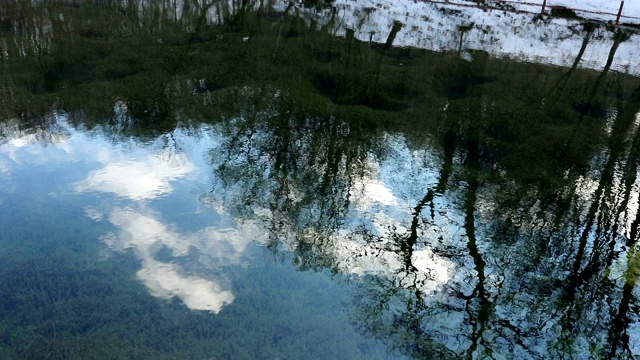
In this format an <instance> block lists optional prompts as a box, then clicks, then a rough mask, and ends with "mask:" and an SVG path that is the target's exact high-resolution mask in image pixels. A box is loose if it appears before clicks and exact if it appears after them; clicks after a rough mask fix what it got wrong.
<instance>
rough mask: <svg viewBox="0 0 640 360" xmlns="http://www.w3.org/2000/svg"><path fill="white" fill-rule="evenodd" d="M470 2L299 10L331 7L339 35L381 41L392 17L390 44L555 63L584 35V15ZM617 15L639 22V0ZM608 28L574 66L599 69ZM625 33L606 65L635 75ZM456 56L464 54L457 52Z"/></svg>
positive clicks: (639, 56)
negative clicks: (580, 17) (393, 31)
mask: <svg viewBox="0 0 640 360" xmlns="http://www.w3.org/2000/svg"><path fill="white" fill-rule="evenodd" d="M529 1H532V2H535V0H529ZM616 2H617V1H599V2H596V1H584V2H583V1H575V0H554V1H549V2H548V3H547V7H550V6H555V5H564V6H569V7H576V8H580V9H589V11H595V10H601V11H610V9H613V8H614V7H615V6H614V5H615V3H616ZM473 3H474V2H469V1H464V0H452V1H449V2H448V3H446V4H445V3H432V2H421V1H414V0H395V1H393V2H391V1H389V2H384V1H381V0H335V1H334V3H333V5H332V7H333V10H326V12H325V13H323V14H318V13H317V12H316V11H315V9H300V11H301V12H302V13H304V14H305V15H306V16H307V17H309V18H314V20H316V21H317V22H318V23H328V22H329V21H330V18H331V11H334V12H335V13H336V22H337V24H336V30H335V31H336V34H337V35H344V34H346V31H347V30H353V31H354V32H355V36H356V38H358V39H359V40H362V41H374V42H378V43H384V42H386V40H387V37H388V36H389V33H390V32H391V28H392V26H393V23H394V22H396V21H399V22H401V23H402V24H403V27H402V29H401V30H400V32H399V33H398V34H397V35H396V37H395V40H394V43H393V44H394V45H395V46H405V47H416V48H423V49H428V50H433V51H457V50H460V49H462V50H469V49H472V50H483V51H486V52H488V53H490V54H492V55H493V56H497V57H503V58H511V59H517V60H521V61H527V62H535V63H544V64H550V65H558V66H571V65H572V64H573V63H574V61H575V59H576V56H577V54H578V52H579V50H580V47H581V45H582V43H583V41H584V38H585V36H587V32H586V31H585V30H584V28H583V25H582V24H583V22H584V21H581V20H570V19H562V18H556V17H549V16H544V19H543V20H534V18H535V17H536V15H535V14H532V13H531V12H528V13H525V12H514V11H504V10H497V9H490V8H489V9H482V8H478V7H476V6H469V5H473ZM491 3H494V4H495V2H491ZM524 3H525V1H524V0H518V1H517V2H509V4H511V5H517V8H519V9H521V10H523V9H525V8H524V7H526V6H527V5H523V4H524ZM460 4H464V5H467V6H460ZM597 5H600V6H597ZM617 6H618V7H619V6H620V4H619V3H618V4H617ZM540 9H541V8H540ZM540 9H538V10H537V12H538V13H539V10H540ZM529 10H530V11H532V10H531V9H529ZM615 12H617V9H616V11H615ZM624 14H626V15H628V16H632V15H633V16H638V19H637V20H636V21H635V22H637V23H640V1H637V0H632V1H627V2H625V12H624ZM586 16H588V17H590V18H600V19H601V20H607V19H604V18H603V16H604V15H598V14H592V13H589V14H587V15H586ZM609 20H615V18H614V19H609ZM627 20H628V19H627ZM464 29H467V30H464ZM613 31H614V30H612V29H611V28H607V27H606V26H599V27H598V28H597V29H596V30H595V32H594V33H593V34H592V35H591V36H590V39H589V43H588V46H587V48H586V51H585V53H584V55H583V57H582V60H581V62H580V63H579V66H580V67H583V68H590V69H596V70H602V69H603V68H604V66H605V64H606V62H607V57H608V56H609V52H610V51H611V49H612V46H613V44H614V41H613V37H614V32H613ZM627 31H630V30H627ZM630 34H631V35H630V38H629V39H628V40H626V41H624V42H622V43H621V44H620V46H619V48H618V49H617V51H616V54H615V58H614V61H613V64H612V66H611V70H614V71H619V72H624V73H630V74H634V75H639V74H640V36H639V35H638V33H637V32H635V31H630ZM461 55H464V56H468V54H465V53H464V52H462V53H461Z"/></svg>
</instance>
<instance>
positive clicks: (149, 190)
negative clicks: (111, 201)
mask: <svg viewBox="0 0 640 360" xmlns="http://www.w3.org/2000/svg"><path fill="white" fill-rule="evenodd" d="M103 156H104V155H103ZM193 171H194V166H193V164H192V163H191V162H189V161H184V162H183V163H181V164H178V165H175V164H171V163H167V162H166V161H164V160H163V159H162V158H161V157H159V156H150V157H148V158H147V159H144V160H143V161H123V162H116V163H109V164H106V166H104V167H103V168H102V169H99V170H95V171H92V172H91V173H89V175H88V176H87V178H86V179H85V180H84V181H82V182H80V183H79V184H78V185H77V187H76V190H77V191H80V192H85V191H100V192H108V193H113V194H116V195H118V196H120V197H125V198H129V199H132V200H149V199H154V198H156V197H158V196H160V195H163V194H168V193H170V192H171V191H173V188H172V186H171V182H172V181H175V180H177V179H178V178H181V177H184V176H185V175H187V174H189V173H191V172H193Z"/></svg>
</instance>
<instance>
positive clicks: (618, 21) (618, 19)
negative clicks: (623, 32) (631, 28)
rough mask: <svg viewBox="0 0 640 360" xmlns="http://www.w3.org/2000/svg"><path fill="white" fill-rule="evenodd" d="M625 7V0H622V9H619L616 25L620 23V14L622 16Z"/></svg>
mask: <svg viewBox="0 0 640 360" xmlns="http://www.w3.org/2000/svg"><path fill="white" fill-rule="evenodd" d="M623 7H624V0H622V1H620V10H618V16H617V17H616V26H617V25H620V16H622V8H623Z"/></svg>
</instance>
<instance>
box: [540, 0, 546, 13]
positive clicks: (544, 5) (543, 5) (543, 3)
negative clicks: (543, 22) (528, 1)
mask: <svg viewBox="0 0 640 360" xmlns="http://www.w3.org/2000/svg"><path fill="white" fill-rule="evenodd" d="M545 7H547V0H544V1H543V2H542V11H540V14H544V8H545Z"/></svg>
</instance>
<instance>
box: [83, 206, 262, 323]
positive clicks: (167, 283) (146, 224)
mask: <svg viewBox="0 0 640 360" xmlns="http://www.w3.org/2000/svg"><path fill="white" fill-rule="evenodd" d="M88 213H90V214H92V215H93V216H96V215H95V210H93V209H91V210H89V211H88ZM96 217H97V216H96ZM108 220H109V222H110V223H111V224H113V225H114V226H115V227H116V228H118V229H119V232H118V233H117V234H109V235H107V236H105V237H104V238H103V240H104V242H105V243H106V244H107V245H109V246H110V247H112V248H113V249H115V250H120V251H124V250H127V249H132V250H133V251H134V253H135V254H136V255H137V256H138V257H139V258H140V259H141V260H142V269H140V270H139V271H138V272H137V277H138V279H139V280H140V281H142V282H143V283H144V284H145V285H146V286H147V287H148V288H149V291H150V292H151V294H152V295H154V296H157V297H160V298H164V299H171V298H173V297H178V298H180V300H182V301H183V302H184V304H185V305H186V306H188V307H189V308H191V309H194V310H205V311H211V312H214V313H218V312H219V311H220V310H221V309H222V307H223V306H224V305H226V304H230V303H232V302H233V300H234V296H233V293H232V292H231V291H230V290H228V289H226V286H225V283H226V281H225V279H224V277H223V276H221V275H217V276H216V278H214V277H213V275H210V276H207V278H205V277H201V276H196V275H192V274H186V273H185V271H184V269H183V268H182V267H181V266H180V265H179V264H178V262H179V259H178V258H180V257H183V256H186V255H188V254H189V253H190V252H191V251H198V252H200V253H202V252H204V253H206V254H207V255H208V256H209V257H211V256H213V255H212V253H211V252H209V251H208V250H207V249H218V250H217V251H218V252H220V251H221V249H226V250H229V251H228V252H226V253H219V255H220V256H222V257H224V258H225V263H227V264H228V265H232V264H234V263H238V261H239V258H240V254H241V253H242V251H243V250H244V248H245V246H246V245H247V244H248V241H250V240H248V239H247V240H245V241H244V243H241V244H239V243H238V241H234V240H238V239H239V238H241V237H239V236H234V235H237V233H236V234H233V233H232V234H231V235H232V236H229V237H227V236H225V234H224V231H223V232H221V231H220V230H218V229H216V228H206V229H204V230H201V231H198V232H195V233H186V234H181V233H178V232H176V231H173V230H171V229H170V227H168V226H167V225H165V224H163V223H162V222H160V221H159V220H157V219H156V218H154V217H153V216H151V215H147V214H142V213H141V212H138V211H135V210H133V209H130V208H124V209H121V208H116V209H114V210H113V211H112V212H111V214H110V216H109V218H108ZM227 232H229V231H227ZM242 238H244V239H246V237H242ZM226 239H232V240H231V241H227V240H226ZM205 244H206V245H205ZM159 250H165V251H166V250H168V251H170V252H171V255H172V256H173V257H174V258H175V259H176V261H175V262H172V263H166V262H162V261H159V260H157V259H156V258H155V256H156V255H157V253H158V251H159Z"/></svg>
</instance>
